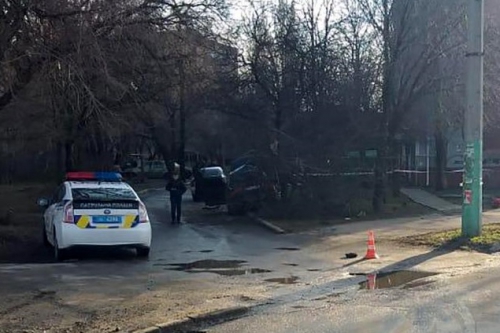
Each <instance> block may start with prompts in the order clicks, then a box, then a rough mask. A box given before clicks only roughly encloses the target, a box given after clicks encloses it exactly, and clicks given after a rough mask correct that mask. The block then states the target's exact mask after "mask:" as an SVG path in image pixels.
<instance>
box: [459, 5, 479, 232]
mask: <svg viewBox="0 0 500 333" xmlns="http://www.w3.org/2000/svg"><path fill="white" fill-rule="evenodd" d="M468 2H469V10H468V17H467V24H468V28H467V29H468V46H467V54H466V56H467V82H466V98H467V109H466V110H465V127H464V129H465V142H466V148H465V156H464V179H463V204H462V235H463V236H465V237H475V236H479V235H481V229H482V210H483V186H482V178H483V177H482V174H483V58H484V47H483V44H484V43H483V30H484V18H483V16H484V0H468Z"/></svg>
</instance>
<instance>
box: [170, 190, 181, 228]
mask: <svg viewBox="0 0 500 333" xmlns="http://www.w3.org/2000/svg"><path fill="white" fill-rule="evenodd" d="M181 203H182V197H181V196H179V195H170V214H171V217H172V223H180V222H181Z"/></svg>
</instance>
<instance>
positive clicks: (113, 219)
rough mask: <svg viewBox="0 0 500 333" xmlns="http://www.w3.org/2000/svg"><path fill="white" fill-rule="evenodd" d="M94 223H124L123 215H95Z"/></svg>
mask: <svg viewBox="0 0 500 333" xmlns="http://www.w3.org/2000/svg"><path fill="white" fill-rule="evenodd" d="M92 223H122V217H121V216H93V217H92Z"/></svg>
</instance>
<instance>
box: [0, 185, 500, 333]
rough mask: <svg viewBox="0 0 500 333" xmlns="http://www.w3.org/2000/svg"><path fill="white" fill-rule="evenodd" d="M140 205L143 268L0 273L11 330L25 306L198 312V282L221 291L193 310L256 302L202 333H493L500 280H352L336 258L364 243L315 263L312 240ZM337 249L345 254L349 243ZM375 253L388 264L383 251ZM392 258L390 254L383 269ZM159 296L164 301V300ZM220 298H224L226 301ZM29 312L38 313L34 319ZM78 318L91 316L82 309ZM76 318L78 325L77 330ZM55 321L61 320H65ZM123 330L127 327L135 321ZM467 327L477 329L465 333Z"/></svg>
mask: <svg viewBox="0 0 500 333" xmlns="http://www.w3.org/2000/svg"><path fill="white" fill-rule="evenodd" d="M144 201H145V203H146V205H147V207H148V210H149V213H150V218H151V223H152V227H153V243H152V251H151V256H150V258H149V260H143V259H138V258H137V257H136V255H135V252H134V251H129V250H106V251H102V250H99V251H88V252H87V251H86V252H83V253H76V256H75V258H74V259H72V260H70V261H68V262H64V263H50V262H49V263H31V264H30V263H27V264H0V279H1V281H2V283H1V284H0V294H1V295H3V296H6V297H7V299H8V298H9V295H10V297H11V298H12V299H18V297H17V293H31V296H30V297H31V298H28V299H27V301H26V302H24V301H23V303H20V304H19V305H17V304H16V305H14V306H13V307H12V308H13V309H14V310H13V311H16V309H17V308H19V309H20V311H18V312H19V315H18V316H17V317H18V318H20V319H19V320H20V321H24V320H25V319H24V318H23V317H24V316H26V315H25V312H24V311H25V310H24V307H26V306H29V304H31V303H32V302H34V301H37V302H40V301H43V302H45V301H47V302H48V301H50V302H52V303H54V304H56V305H57V306H59V307H58V308H57V309H58V310H57V311H56V312H54V311H53V310H51V308H48V309H50V311H51V315H53V314H54V313H55V314H59V313H60V311H61V310H60V309H61V308H64V309H73V310H74V311H75V312H76V313H77V314H79V315H80V314H81V313H82V310H81V309H82V308H84V304H89V303H91V304H94V303H95V302H98V301H99V300H100V299H103V300H105V301H110V302H116V304H122V303H119V302H123V301H124V300H130V299H133V297H146V296H147V297H151V298H143V299H142V303H138V304H139V305H138V308H139V309H140V310H141V312H137V314H139V313H140V314H143V313H147V312H153V311H159V310H158V309H154V308H151V309H149V308H148V305H149V304H150V300H151V299H156V300H157V299H161V298H162V297H163V298H165V299H167V300H168V299H172V294H173V293H177V295H176V297H177V298H176V299H177V300H179V301H175V304H174V305H168V306H174V307H175V306H177V307H181V306H182V302H181V301H180V300H182V299H183V298H184V297H185V296H184V295H190V296H192V297H194V298H196V299H195V300H193V301H192V302H191V303H192V304H194V305H193V306H194V307H196V308H198V307H199V304H201V303H200V297H201V298H203V296H198V295H199V294H200V293H202V292H204V291H206V290H207V289H208V288H205V285H204V284H203V282H204V281H210V282H213V284H214V285H217V286H220V289H221V290H222V291H221V292H220V294H218V295H217V296H215V297H213V295H209V296H206V297H213V298H210V299H203V302H202V303H203V304H204V305H205V306H206V305H210V304H211V303H213V302H216V301H218V300H219V299H221V298H224V297H228V298H229V297H233V298H237V299H238V300H239V301H241V302H244V303H245V302H252V301H254V300H255V299H254V298H253V297H255V298H259V297H261V296H262V295H264V296H262V297H261V298H260V299H259V301H258V302H257V303H259V304H260V305H259V306H258V307H256V308H255V310H254V311H253V312H252V313H251V315H250V316H247V317H245V318H241V319H239V320H234V321H231V322H228V323H225V324H221V325H217V326H214V327H208V328H205V327H201V328H200V330H199V331H200V332H218V333H224V332H242V333H245V332H260V331H266V332H277V333H279V332H374V333H379V332H380V333H386V332H388V333H390V332H398V333H399V332H426V333H427V332H467V333H468V332H485V333H493V332H498V331H500V329H498V327H497V326H495V321H496V320H497V318H499V317H500V303H498V302H497V300H498V299H500V282H498V281H500V279H498V278H497V276H499V275H500V268H499V269H496V270H493V269H492V270H488V271H487V272H486V273H484V274H483V273H481V275H478V276H473V277H469V280H467V279H465V278H464V279H462V280H460V282H458V283H457V284H453V285H450V283H449V282H443V281H445V280H441V279H442V275H441V274H440V275H435V271H434V270H433V269H430V270H428V271H422V270H405V268H401V269H402V270H399V268H398V269H397V270H396V268H395V265H394V264H388V266H386V267H391V269H387V270H381V271H380V272H378V273H376V274H368V273H370V272H373V271H376V269H379V268H376V269H366V270H363V271H360V272H361V273H360V274H354V275H351V274H352V272H351V269H352V270H354V268H352V267H354V266H351V267H348V266H349V265H350V264H351V263H352V262H353V261H349V260H348V259H344V258H343V254H344V253H346V251H350V250H355V251H360V250H361V251H362V250H364V246H365V242H364V240H363V239H361V241H360V240H357V239H356V240H355V242H356V243H354V245H353V243H347V248H346V246H345V245H343V244H340V241H339V240H335V242H331V243H329V244H333V245H332V246H338V247H337V248H335V249H332V248H330V247H329V248H328V250H326V251H325V250H324V248H321V247H315V244H317V243H318V242H319V240H318V238H319V237H322V236H318V234H314V233H313V234H307V233H304V234H295V235H294V234H285V235H277V234H274V233H273V232H271V231H269V230H267V229H264V228H263V227H262V226H260V225H259V224H256V223H255V222H254V221H252V220H251V219H250V218H234V217H230V216H228V215H227V214H226V213H225V212H224V211H223V210H203V209H202V205H200V204H196V203H193V202H192V201H191V200H190V199H189V197H186V200H185V203H184V204H185V205H184V211H185V217H184V219H185V223H183V224H181V225H170V223H168V221H169V214H168V206H167V204H166V203H167V201H168V200H167V195H166V194H165V192H164V191H157V192H152V193H151V194H150V195H149V196H148V197H146V198H144ZM352 227H353V230H356V228H361V226H360V225H359V224H358V225H353V226H352ZM370 227H371V226H370ZM346 233H347V231H346ZM343 237H345V239H346V241H347V242H349V241H351V242H353V241H352V240H350V238H349V237H350V236H343ZM362 237H365V234H364V232H363V235H362ZM328 246H330V245H328ZM383 252H385V253H390V251H388V250H387V249H386V251H383ZM424 252H425V251H424ZM318 253H321V255H318ZM49 254H50V252H48V253H47V254H45V256H48V255H49ZM398 254H399V253H397V252H393V257H395V256H396V255H398ZM441 255H444V254H442V253H434V252H432V251H431V252H428V253H422V252H419V253H415V254H414V256H413V257H412V256H411V255H408V254H405V256H404V257H401V258H400V259H399V261H397V260H396V259H392V260H393V261H394V260H396V261H397V263H398V265H400V266H401V265H402V264H404V265H407V266H416V265H418V264H419V263H422V262H425V261H428V260H431V259H435V258H440V256H441ZM384 258H385V256H384V255H382V259H381V261H380V262H379V263H378V264H373V267H376V266H383V264H381V262H383V260H384ZM448 260H449V259H448ZM467 260H469V259H467ZM476 260H479V259H476ZM481 260H482V259H481ZM49 261H50V260H49ZM452 263H453V260H451V261H450V264H452ZM467 264H468V265H471V263H470V262H468V263H467ZM396 266H397V265H396ZM366 267H368V268H370V267H372V266H370V264H368V266H366ZM356 269H357V268H356ZM466 269H469V268H466ZM186 281H189V282H192V281H194V284H188V283H186V284H185V285H184V283H185V282H186ZM460 283H461V284H460ZM177 284H178V285H179V287H176V286H177ZM250 285H251V286H256V287H258V288H260V289H258V290H257V291H256V292H255V293H254V294H251V293H246V292H247V290H245V288H247V287H248V286H250ZM165 286H168V287H170V288H171V289H169V290H167V291H165V294H162V293H161V291H162V290H165ZM161 288H164V289H161ZM183 288H185V289H183ZM196 288H199V289H196ZM230 288H232V291H231V293H229V294H228V293H227V291H228V289H230ZM150 291H154V293H151V292H150ZM75 292H77V293H78V295H76V296H74V297H73V296H72V295H73V294H71V293H75ZM261 292H262V294H260V293H261ZM65 293H66V294H65ZM217 293H219V291H217ZM62 295H64V297H65V298H64V302H63V301H62V299H63V296H62ZM68 295H69V296H68ZM89 295H93V296H92V297H93V298H92V297H91V296H89ZM138 295H139V296H138ZM145 295H146V296H145ZM248 295H251V296H248ZM70 296H71V297H70ZM129 296H130V298H127V297H129ZM128 302H129V301H127V302H124V303H128ZM481 302H484V304H485V307H484V308H483V307H481ZM75 304H78V306H76V305H75ZM120 306H122V305H120ZM96 307H97V309H92V311H94V312H92V313H101V312H102V311H100V310H99V309H98V305H96ZM117 307H118V305H117ZM161 310H162V309H160V311H159V312H158V315H159V317H158V318H160V319H159V320H161V321H165V319H166V318H165V317H164V316H166V315H165V313H168V309H165V311H164V312H162V311H161ZM2 311H4V312H2ZM6 311H7V310H2V309H0V315H2V316H5V315H6V314H7V313H8V312H6ZM8 311H10V310H8ZM32 311H33V313H38V312H39V311H40V309H39V308H37V309H36V312H35V310H32ZM47 311H49V310H47ZM85 311H87V312H89V313H90V310H88V309H87V310H85ZM85 311H84V312H83V315H84V317H85V318H87V317H88V316H87V315H86V312H85ZM116 311H117V312H116V314H115V313H113V312H112V311H110V312H109V314H108V315H109V318H108V319H106V320H107V321H108V322H109V321H110V320H111V321H113V320H114V319H112V318H117V316H119V317H120V318H122V317H123V316H121V315H120V314H119V313H121V312H120V311H121V310H120V309H118V308H117V309H116ZM193 311H195V310H193ZM132 313H135V312H132ZM59 317H60V318H66V316H65V315H64V316H63V315H59ZM78 318H80V317H78ZM9 320H10V317H9ZM78 320H82V319H78ZM85 320H86V319H85ZM133 320H134V321H135V322H137V316H136V317H134V318H133ZM75 322H76V321H75ZM145 322H146V321H145ZM148 322H149V321H148ZM474 324H477V325H478V327H482V328H483V329H482V330H471V328H473V327H474ZM68 325H70V324H68ZM71 325H73V324H71ZM68 327H69V326H68ZM495 327H496V329H495ZM1 331H2V330H1V327H0V332H1ZM95 331H96V332H97V331H99V332H101V331H103V330H95Z"/></svg>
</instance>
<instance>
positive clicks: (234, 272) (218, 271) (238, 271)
mask: <svg viewBox="0 0 500 333" xmlns="http://www.w3.org/2000/svg"><path fill="white" fill-rule="evenodd" d="M186 272H187V273H214V274H218V275H222V276H238V275H249V274H263V273H271V271H270V270H268V269H262V268H249V269H203V270H188V271H186Z"/></svg>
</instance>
